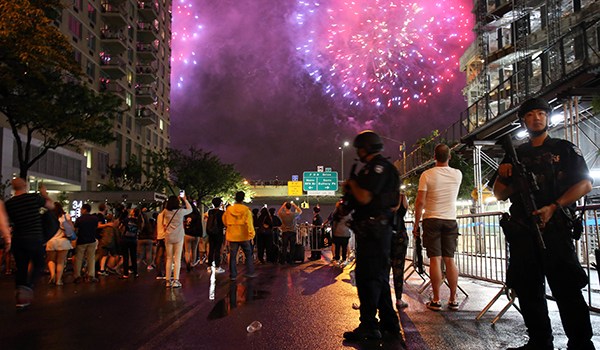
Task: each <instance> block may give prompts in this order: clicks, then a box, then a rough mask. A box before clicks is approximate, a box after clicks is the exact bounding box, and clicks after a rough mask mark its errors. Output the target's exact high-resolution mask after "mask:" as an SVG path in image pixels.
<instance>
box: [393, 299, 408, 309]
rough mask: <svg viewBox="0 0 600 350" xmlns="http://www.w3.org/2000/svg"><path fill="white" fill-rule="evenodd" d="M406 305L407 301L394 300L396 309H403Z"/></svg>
mask: <svg viewBox="0 0 600 350" xmlns="http://www.w3.org/2000/svg"><path fill="white" fill-rule="evenodd" d="M407 307H408V303H407V302H406V301H404V300H402V299H399V300H396V309H398V310H400V309H404V308H407Z"/></svg>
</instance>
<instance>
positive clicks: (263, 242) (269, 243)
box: [256, 230, 273, 263]
mask: <svg viewBox="0 0 600 350" xmlns="http://www.w3.org/2000/svg"><path fill="white" fill-rule="evenodd" d="M257 233H258V234H257V235H256V250H257V253H258V260H259V261H260V262H263V263H264V262H265V258H264V257H265V252H268V251H269V250H270V249H273V248H272V247H273V231H271V230H265V231H261V232H257Z"/></svg>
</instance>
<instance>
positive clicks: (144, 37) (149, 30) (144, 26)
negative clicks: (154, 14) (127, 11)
mask: <svg viewBox="0 0 600 350" xmlns="http://www.w3.org/2000/svg"><path fill="white" fill-rule="evenodd" d="M156 39H158V29H157V28H156V27H155V26H154V25H153V24H152V23H144V22H140V23H138V24H137V40H138V42H140V43H144V44H148V43H151V42H153V41H154V40H156Z"/></svg>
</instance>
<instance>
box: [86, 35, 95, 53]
mask: <svg viewBox="0 0 600 350" xmlns="http://www.w3.org/2000/svg"><path fill="white" fill-rule="evenodd" d="M88 49H90V50H92V52H95V51H96V36H95V35H94V33H92V31H89V32H88Z"/></svg>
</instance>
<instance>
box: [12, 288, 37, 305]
mask: <svg viewBox="0 0 600 350" xmlns="http://www.w3.org/2000/svg"><path fill="white" fill-rule="evenodd" d="M32 300H33V290H32V289H31V288H29V287H25V286H19V287H17V295H16V307H17V309H24V308H26V307H28V306H29V305H31V301H32Z"/></svg>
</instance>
